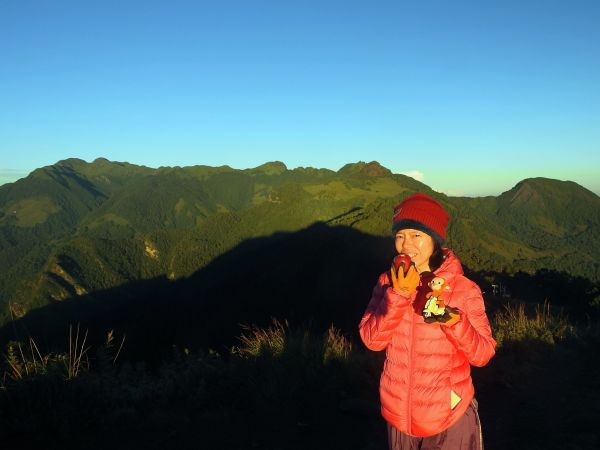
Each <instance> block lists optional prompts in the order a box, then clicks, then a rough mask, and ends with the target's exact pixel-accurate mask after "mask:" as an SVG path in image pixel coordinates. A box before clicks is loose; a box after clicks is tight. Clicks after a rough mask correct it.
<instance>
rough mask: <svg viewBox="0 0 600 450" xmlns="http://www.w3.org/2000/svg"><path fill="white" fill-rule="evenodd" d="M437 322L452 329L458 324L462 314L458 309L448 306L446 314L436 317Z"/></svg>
mask: <svg viewBox="0 0 600 450" xmlns="http://www.w3.org/2000/svg"><path fill="white" fill-rule="evenodd" d="M435 317H436V320H437V322H438V323H439V324H440V325H442V326H446V327H451V326H452V325H454V324H455V323H456V322H458V321H460V312H459V311H458V309H456V308H452V307H451V306H446V308H445V311H444V314H442V315H441V316H435Z"/></svg>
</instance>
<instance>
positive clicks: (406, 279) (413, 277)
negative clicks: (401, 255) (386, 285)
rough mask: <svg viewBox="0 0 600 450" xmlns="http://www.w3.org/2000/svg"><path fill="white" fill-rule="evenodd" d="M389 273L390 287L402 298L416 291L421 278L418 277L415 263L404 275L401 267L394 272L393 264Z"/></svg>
mask: <svg viewBox="0 0 600 450" xmlns="http://www.w3.org/2000/svg"><path fill="white" fill-rule="evenodd" d="M390 273H391V278H392V287H393V288H394V289H395V290H397V291H399V292H400V293H401V294H402V295H404V296H408V295H410V294H412V293H413V292H414V291H415V290H416V289H417V286H418V285H419V283H420V281H421V277H420V276H419V272H417V268H416V267H415V263H411V264H410V267H409V268H408V270H407V271H406V274H405V273H404V270H403V269H402V267H399V268H398V270H397V271H396V268H395V267H394V264H392V267H391V268H390Z"/></svg>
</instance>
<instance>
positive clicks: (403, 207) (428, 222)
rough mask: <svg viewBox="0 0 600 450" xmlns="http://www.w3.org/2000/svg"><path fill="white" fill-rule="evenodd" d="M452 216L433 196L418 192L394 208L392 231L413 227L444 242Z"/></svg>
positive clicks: (441, 242)
mask: <svg viewBox="0 0 600 450" xmlns="http://www.w3.org/2000/svg"><path fill="white" fill-rule="evenodd" d="M449 220H450V216H449V215H448V213H447V212H446V211H445V210H444V208H443V207H442V205H440V204H439V203H438V202H436V201H435V200H434V199H432V198H431V197H429V196H427V195H425V194H421V193H420V192H417V193H416V194H413V195H411V196H410V197H407V198H405V199H404V200H403V201H402V202H400V203H399V204H398V205H397V206H396V207H395V208H394V219H393V225H392V232H393V233H396V232H397V231H398V230H404V229H407V228H412V229H415V230H421V231H423V232H425V233H427V234H428V235H430V236H431V237H432V238H433V239H434V240H436V241H438V242H439V243H440V244H443V243H444V241H445V240H446V226H447V225H448V221H449Z"/></svg>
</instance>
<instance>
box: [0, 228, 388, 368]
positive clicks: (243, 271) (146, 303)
mask: <svg viewBox="0 0 600 450" xmlns="http://www.w3.org/2000/svg"><path fill="white" fill-rule="evenodd" d="M393 252H394V250H393V242H392V241H391V239H390V238H382V237H376V236H372V235H369V234H365V233H361V232H359V231H357V230H355V229H353V228H350V227H345V226H336V227H330V226H327V225H325V224H323V223H315V224H313V225H312V226H310V227H308V228H306V229H303V230H301V231H299V232H296V233H275V234H273V235H271V236H269V237H260V238H255V239H249V240H246V241H244V242H242V243H241V244H240V245H238V246H237V247H235V248H233V249H232V250H230V251H229V252H227V253H225V254H223V255H221V256H219V257H217V258H215V259H214V260H212V261H211V263H210V264H209V265H207V266H206V267H204V268H203V269H201V270H199V271H198V272H196V273H194V274H193V275H191V276H190V277H188V278H185V279H179V280H169V279H167V278H166V277H160V278H154V279H149V280H136V281H132V282H130V283H127V284H124V285H121V286H119V287H117V288H112V289H108V290H103V291H96V292H93V293H90V294H86V295H82V296H78V297H72V298H70V299H67V300H64V301H61V302H55V303H53V304H50V305H47V306H45V307H42V308H38V309H35V310H32V311H30V312H29V313H28V314H26V315H25V316H24V317H22V318H19V319H17V320H14V321H12V322H10V323H8V324H7V325H5V326H4V327H3V328H2V329H0V343H1V344H2V345H3V346H4V345H5V344H6V342H8V341H9V340H14V339H17V340H19V339H21V340H22V339H24V338H26V337H27V336H29V335H31V336H33V337H34V339H36V342H38V345H41V346H43V347H44V348H47V349H52V350H55V351H58V350H60V349H61V348H62V349H64V347H65V346H66V345H67V343H68V333H69V325H70V324H72V325H75V324H81V327H82V329H89V333H90V335H89V337H88V339H89V340H90V342H96V341H98V340H100V339H102V336H103V335H104V334H105V333H106V332H107V331H108V330H113V329H114V330H115V332H116V333H117V334H126V335H127V344H126V350H127V356H128V357H131V358H133V359H138V358H141V359H145V360H148V359H150V360H152V359H154V358H156V357H158V356H159V355H160V354H161V353H163V352H168V351H170V349H171V348H172V346H178V347H186V348H190V349H199V348H203V349H206V348H212V349H216V350H219V349H224V348H226V347H227V348H228V347H230V346H231V345H234V344H236V342H237V341H236V337H238V336H239V335H240V333H241V332H242V331H243V327H242V325H250V324H254V325H258V326H265V325H268V324H269V323H270V322H271V320H272V319H273V318H276V319H279V320H287V321H288V322H289V323H290V325H298V326H304V327H309V328H310V329H314V330H315V331H322V330H325V329H327V328H328V327H329V326H330V325H331V324H334V325H335V326H336V327H338V328H341V329H342V330H343V331H344V332H346V333H349V334H356V328H357V324H358V322H359V320H360V316H361V314H362V312H363V311H364V308H365V307H366V304H367V302H368V301H369V298H370V294H371V290H372V288H373V285H374V284H375V282H376V280H377V276H378V275H379V273H381V272H382V271H383V270H385V269H386V267H387V265H388V262H389V261H390V260H391V258H392V256H393ZM352 337H356V336H352Z"/></svg>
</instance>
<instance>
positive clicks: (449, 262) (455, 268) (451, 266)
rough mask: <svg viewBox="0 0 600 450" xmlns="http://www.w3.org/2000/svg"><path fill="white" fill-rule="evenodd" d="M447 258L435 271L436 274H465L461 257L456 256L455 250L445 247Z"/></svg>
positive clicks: (443, 275)
mask: <svg viewBox="0 0 600 450" xmlns="http://www.w3.org/2000/svg"><path fill="white" fill-rule="evenodd" d="M444 254H445V255H446V258H445V259H444V262H443V263H442V265H441V266H440V267H439V269H437V270H436V271H434V274H435V275H436V276H440V277H442V278H447V277H448V276H456V275H463V274H464V271H463V268H462V265H461V263H460V261H459V259H458V258H457V257H456V255H455V254H454V252H453V251H452V250H450V249H444Z"/></svg>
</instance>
